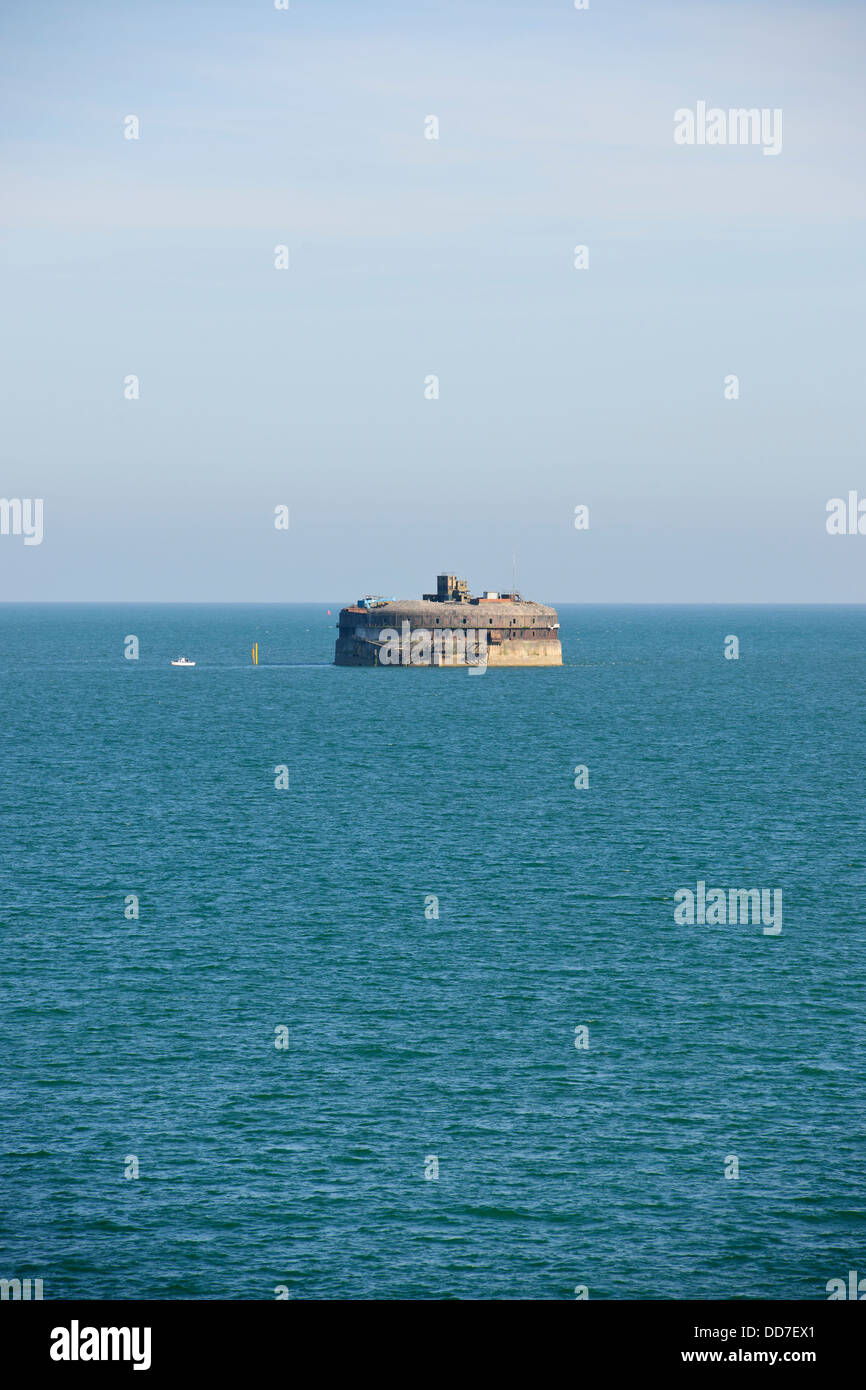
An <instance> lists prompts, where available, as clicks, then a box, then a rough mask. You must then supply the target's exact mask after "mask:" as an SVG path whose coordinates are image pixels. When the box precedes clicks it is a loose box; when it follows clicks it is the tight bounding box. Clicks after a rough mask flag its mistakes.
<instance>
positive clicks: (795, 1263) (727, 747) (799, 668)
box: [0, 603, 866, 1298]
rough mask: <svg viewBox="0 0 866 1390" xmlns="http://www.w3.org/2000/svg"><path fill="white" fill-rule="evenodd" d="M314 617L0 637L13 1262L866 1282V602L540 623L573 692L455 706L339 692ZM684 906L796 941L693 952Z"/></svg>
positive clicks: (276, 1274) (105, 1276) (714, 932)
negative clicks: (734, 902)
mask: <svg viewBox="0 0 866 1390" xmlns="http://www.w3.org/2000/svg"><path fill="white" fill-rule="evenodd" d="M327 606H330V607H331V609H332V610H333V611H332V614H331V616H328V615H327V613H326V607H327ZM338 607H339V604H334V603H332V604H330V605H325V604H319V605H312V606H303V607H302V606H290V607H246V606H235V607H196V606H189V607H187V606H180V605H178V606H144V605H142V606H129V607H126V606H120V605H118V606H113V607H97V606H80V607H79V606H62V607H61V606H57V607H50V606H45V607H23V606H22V607H17V606H8V607H6V608H2V609H0V659H2V660H0V695H2V711H3V718H2V732H0V746H2V766H3V776H2V792H0V836H2V840H0V844H2V863H0V928H2V934H3V947H4V949H3V969H2V1003H3V1007H2V1044H0V1062H2V1115H3V1124H2V1160H0V1202H2V1217H0V1276H3V1277H13V1276H18V1277H26V1276H27V1275H31V1276H35V1277H41V1278H43V1279H44V1284H45V1297H46V1298H59V1297H83V1298H96V1297H106V1298H123V1297H149V1298H175V1297H186V1298H189V1297H193V1298H234V1297H237V1298H273V1297H274V1290H275V1288H276V1287H277V1286H278V1285H285V1286H286V1287H287V1288H288V1290H289V1292H290V1294H291V1296H293V1297H302V1298H303V1297H307V1298H309V1297H314V1298H371V1297H376V1298H442V1297H448V1298H453V1297H457V1298H503V1297H508V1298H513V1297H530V1298H573V1297H574V1291H575V1288H576V1286H578V1285H582V1284H585V1285H587V1286H588V1288H589V1292H590V1297H591V1298H659V1297H661V1298H682V1297H692V1298H705V1297H707V1298H708V1297H723V1298H738V1297H752V1296H769V1297H774V1298H825V1297H826V1291H825V1285H826V1283H827V1280H828V1279H831V1278H834V1277H838V1276H842V1277H846V1276H847V1271H848V1270H849V1268H858V1269H860V1270H861V1272H866V1242H864V1220H863V1205H864V1202H863V1176H864V1170H863V1138H864V1124H863V1100H862V1096H863V1078H864V1073H866V1046H864V1025H863V1006H864V980H866V946H864V931H866V923H864V898H866V873H864V861H866V842H864V820H863V810H864V792H863V779H864V760H863V749H864V746H866V740H864V724H866V720H864V706H863V693H864V688H866V610H864V609H861V608H847V609H832V608H804V609H797V608H779V609H769V608H744V609H737V608H732V609H726V608H723V607H717V608H682V609H676V608H661V609H653V608H578V607H563V608H562V609H561V610H560V617H561V619H562V625H563V627H562V630H563V643H564V652H565V662H566V664H565V665H564V666H563V668H562V669H557V670H537V671H533V670H526V671H522V670H517V671H504V670H503V671H492V670H491V671H488V672H487V673H486V674H485V675H484V676H482V677H475V678H470V677H468V676H467V673H466V672H465V671H443V670H434V671H393V670H378V671H368V670H345V669H336V668H334V667H333V666H331V665H330V664H329V663H330V661H331V658H332V655H333V642H334V636H335V630H334V626H333V624H334V623H335V622H336V611H337V608H338ZM129 634H135V635H137V636H138V637H139V639H140V644H141V655H140V659H139V660H138V661H127V660H124V658H123V639H124V637H126V636H127V635H129ZM728 634H736V635H737V636H738V637H739V641H740V659H739V660H738V661H729V660H725V658H724V654H723V650H724V639H725V637H726V636H727V635H728ZM256 640H257V641H258V643H259V649H260V662H261V664H260V665H259V666H258V668H254V667H253V666H252V665H251V662H250V647H251V644H252V642H253V641H256ZM179 653H186V654H188V655H189V656H190V657H192V658H194V659H195V660H196V662H197V665H196V667H195V669H194V670H179V669H176V668H172V667H171V666H170V665H169V661H170V658H171V657H174V656H177V655H178V654H179ZM279 765H285V766H286V767H287V768H288V775H289V783H290V785H289V789H288V790H277V789H276V788H275V786H274V779H275V776H276V773H275V768H277V767H278V766H279ZM578 765H585V766H586V767H587V768H588V769H589V786H588V787H587V788H582V789H576V788H575V786H574V780H575V768H576V766H578ZM698 880H705V881H706V882H707V884H708V885H710V886H721V887H724V888H730V887H742V888H750V887H765V888H781V889H782V892H783V904H784V906H783V930H782V932H781V934H780V935H778V936H768V935H765V934H764V933H763V931H762V930H761V927H760V925H752V924H748V925H739V924H737V925H735V926H724V927H721V926H713V927H709V926H698V925H695V926H680V925H677V923H676V922H675V921H674V900H673V895H674V893H675V892H676V890H677V889H678V888H681V887H689V886H691V887H692V888H695V886H696V883H697V881H698ZM130 894H135V895H137V897H138V899H139V902H140V915H139V917H138V918H137V919H135V918H133V919H128V918H127V917H126V916H125V915H124V905H125V901H126V900H127V895H130ZM430 895H435V896H436V898H437V899H438V914H439V915H438V918H436V917H435V916H432V913H433V911H434V904H433V903H432V901H431V899H430ZM425 905H426V908H427V913H428V915H427V916H425ZM582 1026H583V1027H588V1030H589V1033H588V1037H589V1047H588V1048H586V1049H583V1048H580V1049H579V1048H576V1047H575V1029H576V1028H580V1027H582ZM281 1027H283V1028H285V1029H287V1030H288V1047H287V1048H286V1049H282V1048H278V1047H276V1046H275V1041H277V1040H279V1036H280V1035H279V1034H278V1033H277V1032H276V1030H277V1029H279V1028H281ZM132 1155H134V1156H135V1157H136V1158H137V1160H138V1167H139V1176H138V1178H137V1179H131V1178H127V1177H126V1176H125V1173H126V1172H127V1171H129V1169H130V1168H131V1167H132V1164H131V1159H130V1156H132ZM733 1155H736V1157H737V1159H738V1162H739V1177H738V1178H737V1179H726V1177H725V1168H726V1164H727V1165H728V1167H729V1168H730V1167H731V1163H730V1156H733ZM432 1156H435V1157H436V1159H437V1160H438V1167H439V1175H438V1179H437V1180H428V1179H426V1178H425V1166H426V1167H427V1169H428V1170H430V1169H431V1168H432V1166H433V1165H432V1163H431V1162H430V1160H431V1157H432Z"/></svg>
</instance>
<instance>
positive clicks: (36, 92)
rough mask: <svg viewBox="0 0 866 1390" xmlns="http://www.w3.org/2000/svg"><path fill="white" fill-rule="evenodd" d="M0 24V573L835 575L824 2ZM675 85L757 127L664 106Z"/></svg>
mask: <svg viewBox="0 0 866 1390" xmlns="http://www.w3.org/2000/svg"><path fill="white" fill-rule="evenodd" d="M0 49H2V55H0V64H2V87H3V92H4V95H3V99H2V130H0V135H2V139H0V161H2V182H3V185H4V189H5V195H6V196H5V198H4V200H3V203H4V208H5V211H4V214H3V247H4V253H5V254H4V256H3V270H2V296H3V302H4V306H5V312H4V327H5V331H4V333H3V346H2V362H0V382H2V393H3V417H4V429H3V437H2V446H0V447H2V468H0V496H2V497H6V498H36V497H39V498H42V499H44V538H43V541H42V543H41V544H40V545H31V546H25V545H24V543H23V538H22V537H20V536H12V535H0V599H2V600H25V599H33V600H55V599H78V600H109V599H127V600H171V599H174V600H214V601H231V600H234V601H255V600H261V601H280V600H285V601H289V602H292V601H302V600H315V599H327V600H332V601H335V602H340V601H345V600H350V599H353V598H355V597H357V595H359V594H361V593H365V592H382V593H385V594H394V595H399V596H415V595H420V594H421V592H422V591H426V590H428V589H430V588H431V587H433V586H434V582H435V576H436V574H437V573H438V572H440V571H442V570H446V569H447V570H449V571H452V572H455V573H457V574H460V575H464V576H465V577H466V578H467V579H468V580H469V583H470V586H471V587H472V588H473V589H475V590H478V589H479V588H482V587H492V588H496V587H502V588H505V587H508V586H509V584H510V579H511V568H512V554H513V553H516V556H517V570H518V582H519V586H520V588H521V589H522V590H523V592H524V593H525V594H527V595H528V596H530V597H533V598H537V599H539V600H543V601H551V602H556V601H563V602H565V601H580V600H587V601H593V602H598V601H615V602H621V601H633V600H634V601H658V602H690V601H696V602H704V601H707V602H716V601H718V602H726V601H730V602H749V601H753V602H799V601H815V602H823V601H826V602H863V601H866V583H864V573H866V571H864V561H866V535H863V536H860V535H857V536H830V535H828V534H827V531H826V527H825V521H826V504H827V501H828V499H830V498H832V497H837V496H841V497H846V496H847V494H848V492H849V491H850V490H851V489H856V490H858V491H859V493H860V495H861V496H862V497H864V498H866V450H864V445H866V438H864V435H866V431H864V423H863V411H862V408H861V399H862V383H863V378H864V367H866V363H864V356H866V353H864V331H863V323H864V319H866V312H864V310H866V303H864V301H866V295H864V278H866V277H864V257H863V244H864V239H863V230H864V212H866V196H864V169H866V160H864V147H866V140H864V134H866V110H864V107H866V98H864V83H863V71H864V67H866V62H864V60H866V4H863V3H858V2H852V3H839V2H838V0H822V3H820V4H818V3H814V4H803V3H796V0H794V3H787V0H773V2H771V3H770V2H768V0H753V3H741V0H718V3H716V2H715V0H713V2H712V3H707V2H706V0H677V3H664V2H663V3H658V4H656V3H654V4H642V3H638V0H590V8H589V9H588V10H586V11H577V10H575V9H574V4H573V0H533V3H530V0H526V3H523V4H518V3H511V2H510V0H505V3H497V2H496V0H435V2H434V0H404V3H396V0H370V3H364V0H352V2H351V3H349V2H348V0H329V2H326V0H291V8H290V9H289V10H288V11H282V10H276V9H275V8H274V5H273V0H209V2H206V0H147V3H140V4H123V3H116V0H115V2H114V3H109V0H104V2H100V0H80V3H76V4H74V5H68V4H64V3H60V0H48V3H44V4H42V3H41V4H38V5H37V4H33V3H29V0H7V3H5V4H4V6H3V8H2V11H0ZM699 101H706V102H707V104H708V105H709V106H718V107H721V108H724V109H726V110H727V109H728V108H730V107H758V108H764V107H766V108H771V109H775V108H780V109H781V111H782V137H783V138H782V149H781V152H780V153H779V154H778V155H775V156H773V155H765V154H764V153H763V151H762V149H761V148H760V147H754V146H733V145H730V146H714V147H711V146H707V145H703V146H698V145H695V146H691V147H682V146H678V145H676V144H675V143H674V140H673V128H674V119H673V118H674V112H675V111H676V110H677V109H679V108H684V107H689V108H692V109H694V108H695V107H696V104H697V103H698V102H699ZM131 114H134V115H136V116H137V117H138V119H139V122H140V138H139V139H138V140H128V139H125V138H124V118H125V117H127V116H128V115H131ZM429 115H436V116H437V117H438V119H439V122H440V138H439V139H438V140H428V139H426V138H425V133H424V131H425V118H426V117H427V116H429ZM578 244H581V245H586V246H588V248H589V268H588V269H586V270H576V269H575V268H574V266H573V248H574V247H575V246H576V245H578ZM278 245H286V246H288V248H289V255H290V266H289V269H288V270H285V271H283V270H277V269H275V268H274V248H275V247H276V246H278ZM131 374H134V375H136V376H137V377H138V378H139V382H140V399H138V400H127V399H125V398H124V381H125V378H127V377H128V376H129V375H131ZM429 374H436V375H437V376H438V377H439V381H440V396H439V399H438V400H427V399H425V394H424V383H425V378H426V377H427V376H428V375H429ZM729 374H736V375H737V376H738V378H739V391H740V395H739V399H737V400H726V399H725V396H724V382H725V377H726V376H728V375H729ZM278 504H285V505H286V506H288V507H289V509H290V514H291V525H290V528H289V530H288V531H278V530H276V529H275V527H274V508H275V506H277V505H278ZM577 504H586V505H587V506H588V507H589V509H590V528H589V530H588V531H577V530H575V527H574V524H573V520H574V509H575V506H576V505H577Z"/></svg>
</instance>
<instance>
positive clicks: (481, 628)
mask: <svg viewBox="0 0 866 1390" xmlns="http://www.w3.org/2000/svg"><path fill="white" fill-rule="evenodd" d="M337 626H338V629H339V631H338V634H337V646H336V650H335V652H334V664H335V666H467V665H470V666H471V665H478V664H481V665H488V666H561V665H562V646H561V644H560V640H559V619H558V617H557V614H556V609H555V608H549V607H547V606H546V605H545V604H543V603H531V602H529V600H528V599H524V598H521V596H520V595H519V594H516V593H514V594H500V593H497V592H495V591H493V590H489V589H488V590H485V591H484V592H483V593H482V594H480V595H479V596H478V598H473V597H472V595H471V594H470V592H469V589H468V586H467V584H466V581H465V580H464V579H458V578H457V576H456V575H454V574H440V575H439V577H438V579H437V583H436V593H435V594H425V595H424V596H423V598H420V599H385V598H381V597H379V596H374V595H370V594H368V595H367V596H366V597H365V598H361V599H358V602H357V603H353V604H351V605H350V606H349V607H348V608H343V609H341V611H340V620H339V623H338V625H337ZM425 634H426V635H425ZM467 634H468V636H467Z"/></svg>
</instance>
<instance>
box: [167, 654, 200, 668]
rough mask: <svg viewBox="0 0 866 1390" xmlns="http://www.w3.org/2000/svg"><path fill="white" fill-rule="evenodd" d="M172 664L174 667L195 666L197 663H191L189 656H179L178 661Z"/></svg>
mask: <svg viewBox="0 0 866 1390" xmlns="http://www.w3.org/2000/svg"><path fill="white" fill-rule="evenodd" d="M171 664H172V666H194V665H195V662H194V661H190V659H189V657H188V656H179V657H178V658H177V660H176V661H173V662H172V663H171Z"/></svg>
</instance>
